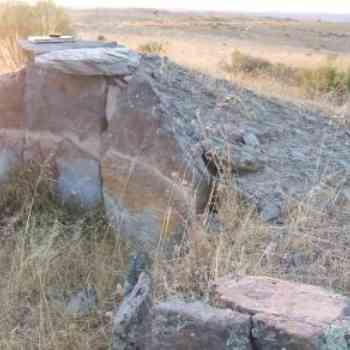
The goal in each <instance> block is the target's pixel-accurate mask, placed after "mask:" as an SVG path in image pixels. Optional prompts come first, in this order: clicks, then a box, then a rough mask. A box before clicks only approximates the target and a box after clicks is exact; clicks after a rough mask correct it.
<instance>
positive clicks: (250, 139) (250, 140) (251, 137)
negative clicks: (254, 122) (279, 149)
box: [242, 132, 260, 147]
mask: <svg viewBox="0 0 350 350" xmlns="http://www.w3.org/2000/svg"><path fill="white" fill-rule="evenodd" d="M242 140H243V142H244V144H246V145H248V146H252V147H259V146H260V141H259V139H258V138H257V136H256V135H255V134H254V133H252V132H243V134H242Z"/></svg>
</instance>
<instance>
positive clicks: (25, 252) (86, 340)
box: [0, 167, 127, 350]
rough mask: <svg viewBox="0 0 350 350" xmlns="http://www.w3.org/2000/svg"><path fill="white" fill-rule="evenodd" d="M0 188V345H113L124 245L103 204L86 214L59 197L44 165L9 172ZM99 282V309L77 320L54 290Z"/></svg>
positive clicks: (67, 292)
mask: <svg viewBox="0 0 350 350" xmlns="http://www.w3.org/2000/svg"><path fill="white" fill-rule="evenodd" d="M11 178H12V181H11V182H10V183H9V184H7V185H3V186H2V187H1V189H0V191H1V196H0V207H1V217H0V240H1V248H0V264H1V265H0V266H1V275H2V278H1V281H0V313H1V315H2V317H1V318H0V348H1V349H8V350H12V349H13V350H17V349H52V350H58V349H74V350H76V349H109V346H110V341H111V338H110V327H111V322H110V321H111V320H110V318H108V317H106V312H110V311H111V310H112V308H113V304H114V302H115V301H116V300H115V291H116V286H117V283H118V282H119V283H122V279H123V275H124V270H125V269H126V267H125V266H126V261H125V260H126V256H127V246H126V244H125V243H124V242H123V241H122V240H121V239H120V238H119V237H118V236H117V235H116V234H115V232H113V230H112V229H111V228H110V227H109V225H108V224H107V223H106V220H105V217H104V212H103V210H102V209H96V210H93V211H90V212H82V211H81V210H80V209H79V208H64V207H62V206H61V205H60V203H59V202H58V201H57V200H56V198H55V195H54V192H53V186H54V183H53V181H52V180H51V179H50V176H49V175H47V174H46V171H45V169H44V170H43V169H39V168H38V167H28V168H27V169H25V170H18V171H16V172H14V173H13V174H11ZM90 286H93V287H95V288H96V290H97V297H98V310H97V312H95V313H93V314H91V315H89V316H86V317H76V318H72V317H71V316H68V315H66V314H65V313H64V308H63V305H62V304H61V303H60V302H58V299H57V300H56V299H54V295H63V296H69V295H70V294H71V293H72V292H73V291H74V290H76V289H79V288H84V287H90Z"/></svg>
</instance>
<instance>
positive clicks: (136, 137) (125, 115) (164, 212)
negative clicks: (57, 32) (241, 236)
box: [101, 58, 210, 249]
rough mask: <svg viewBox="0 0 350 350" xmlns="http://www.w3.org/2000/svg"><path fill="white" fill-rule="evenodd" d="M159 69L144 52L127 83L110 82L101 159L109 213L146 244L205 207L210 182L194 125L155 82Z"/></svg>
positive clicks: (179, 226) (120, 226) (179, 228)
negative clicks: (191, 133)
mask: <svg viewBox="0 0 350 350" xmlns="http://www.w3.org/2000/svg"><path fill="white" fill-rule="evenodd" d="M156 67H157V66H156ZM159 68H160V65H159V66H158V69H159ZM156 71H157V70H156V69H155V68H154V61H151V62H150V61H149V60H148V59H146V58H144V60H143V62H142V64H141V65H140V68H139V69H138V71H137V72H136V73H135V74H134V76H133V77H132V79H131V80H130V81H129V82H128V84H127V85H124V86H123V85H120V86H113V85H112V86H110V87H109V89H110V90H112V91H113V93H109V94H108V101H107V106H108V115H107V119H108V129H107V132H106V133H105V135H104V137H103V144H104V145H103V149H104V152H103V156H102V161H101V170H102V177H103V184H104V188H103V191H104V200H105V204H106V208H107V211H108V214H109V216H110V217H111V219H112V222H113V223H114V224H115V225H116V227H117V228H118V230H119V232H121V233H122V234H123V233H124V234H126V235H127V236H129V237H132V239H133V240H134V241H136V242H137V243H138V244H139V246H140V247H143V248H144V249H148V247H150V246H152V247H155V246H156V244H157V242H158V241H159V239H161V238H162V239H166V238H168V237H169V236H174V235H175V236H176V233H177V232H183V230H184V228H185V227H186V226H187V225H188V219H189V217H190V216H191V215H195V214H198V213H201V212H203V210H204V208H205V206H206V205H207V202H208V196H209V186H210V177H209V175H208V172H207V169H206V167H205V164H204V162H203V160H202V159H201V157H200V156H199V157H198V156H197V155H196V154H195V152H193V148H194V145H195V139H194V138H193V137H191V136H190V135H189V133H190V132H192V130H191V126H190V125H187V124H186V121H185V120H183V116H182V115H180V116H179V114H178V113H177V111H176V109H174V108H173V107H172V105H171V104H170V103H169V101H170V100H171V98H172V96H171V95H168V94H167V93H166V92H165V90H161V89H159V87H158V86H157V81H156V79H155V77H154V74H155V72H156Z"/></svg>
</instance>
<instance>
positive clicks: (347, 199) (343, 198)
mask: <svg viewBox="0 0 350 350" xmlns="http://www.w3.org/2000/svg"><path fill="white" fill-rule="evenodd" d="M336 204H337V205H340V206H346V205H349V204H350V188H344V189H342V190H341V191H340V192H339V193H338V195H337V199H336Z"/></svg>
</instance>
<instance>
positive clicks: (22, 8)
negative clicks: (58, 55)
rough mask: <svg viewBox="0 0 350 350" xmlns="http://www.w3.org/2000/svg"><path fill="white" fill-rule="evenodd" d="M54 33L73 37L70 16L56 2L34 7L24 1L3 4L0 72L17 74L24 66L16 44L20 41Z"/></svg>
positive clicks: (44, 0) (45, 0) (43, 1)
mask: <svg viewBox="0 0 350 350" xmlns="http://www.w3.org/2000/svg"><path fill="white" fill-rule="evenodd" d="M50 33H65V34H66V33H73V28H72V26H71V21H70V18H69V16H68V15H67V14H66V12H65V11H64V10H63V9H62V8H61V7H58V6H56V4H55V3H54V2H53V1H51V0H41V1H38V2H37V3H35V5H32V6H31V5H29V4H28V3H26V2H24V1H10V0H9V1H6V2H3V3H0V72H6V71H13V70H14V69H16V68H17V67H18V66H20V65H21V64H22V63H23V61H24V56H23V53H22V52H21V51H20V50H19V49H18V47H17V44H16V42H17V40H18V39H19V38H23V37H27V36H29V35H48V34H50Z"/></svg>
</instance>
